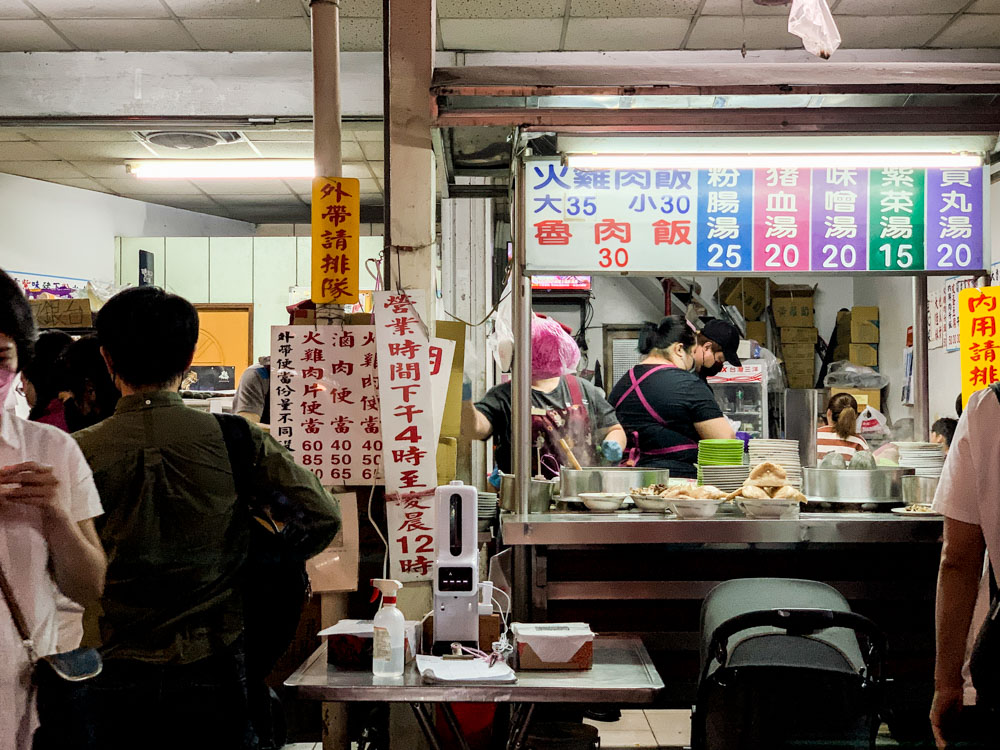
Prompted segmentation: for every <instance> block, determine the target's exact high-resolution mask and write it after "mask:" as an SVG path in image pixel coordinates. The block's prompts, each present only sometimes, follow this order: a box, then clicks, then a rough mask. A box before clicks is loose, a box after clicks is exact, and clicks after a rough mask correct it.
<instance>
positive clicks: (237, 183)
mask: <svg viewBox="0 0 1000 750" xmlns="http://www.w3.org/2000/svg"><path fill="white" fill-rule="evenodd" d="M102 182H103V180H102ZM148 182H155V183H157V184H161V185H162V184H164V183H167V182H172V180H148ZM195 184H196V185H197V186H198V187H199V188H201V190H203V191H204V192H206V193H208V194H209V195H219V196H222V195H249V194H251V193H254V194H256V195H274V194H275V193H285V194H287V195H291V194H292V192H291V191H290V190H288V189H287V188H286V187H285V185H284V183H282V181H281V180H195ZM164 192H167V191H164Z"/></svg>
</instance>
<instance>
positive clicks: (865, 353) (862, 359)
mask: <svg viewBox="0 0 1000 750" xmlns="http://www.w3.org/2000/svg"><path fill="white" fill-rule="evenodd" d="M849 359H850V360H851V362H853V363H854V364H856V365H863V366H865V367H878V346H877V345H875V344H851V355H850V357H849Z"/></svg>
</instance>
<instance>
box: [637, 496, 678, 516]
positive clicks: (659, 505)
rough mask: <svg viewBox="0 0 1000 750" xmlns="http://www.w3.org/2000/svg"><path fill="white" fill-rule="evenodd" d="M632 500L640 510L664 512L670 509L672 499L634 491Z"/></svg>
mask: <svg viewBox="0 0 1000 750" xmlns="http://www.w3.org/2000/svg"><path fill="white" fill-rule="evenodd" d="M631 497H632V502H633V503H635V507H637V508H638V509H639V510H645V511H650V512H653V513H662V512H664V511H666V510H669V509H670V500H668V499H667V498H665V497H660V496H659V495H644V494H642V493H640V492H633V493H632V495H631Z"/></svg>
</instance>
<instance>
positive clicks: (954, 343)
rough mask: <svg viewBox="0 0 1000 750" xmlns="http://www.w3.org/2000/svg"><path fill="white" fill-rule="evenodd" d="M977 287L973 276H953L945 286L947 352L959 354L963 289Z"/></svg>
mask: <svg viewBox="0 0 1000 750" xmlns="http://www.w3.org/2000/svg"><path fill="white" fill-rule="evenodd" d="M975 285H976V279H975V278H974V277H972V276H953V277H951V278H950V279H948V280H947V281H946V282H945V284H944V289H942V290H941V295H942V297H943V298H944V337H943V343H944V348H945V350H946V351H949V352H957V351H958V350H959V348H960V344H961V336H960V334H961V323H960V321H959V312H960V310H959V303H958V297H959V294H961V292H962V290H963V289H971V288H972V287H974V286H975Z"/></svg>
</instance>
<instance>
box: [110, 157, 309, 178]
mask: <svg viewBox="0 0 1000 750" xmlns="http://www.w3.org/2000/svg"><path fill="white" fill-rule="evenodd" d="M125 168H126V170H127V171H128V173H129V174H131V175H133V176H135V177H138V178H139V179H144V180H250V179H253V180H260V179H264V180H266V179H274V180H280V179H291V178H295V177H315V176H316V166H315V164H314V163H313V160H312V159H158V160H156V161H149V160H145V161H131V162H127V163H126V164H125Z"/></svg>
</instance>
